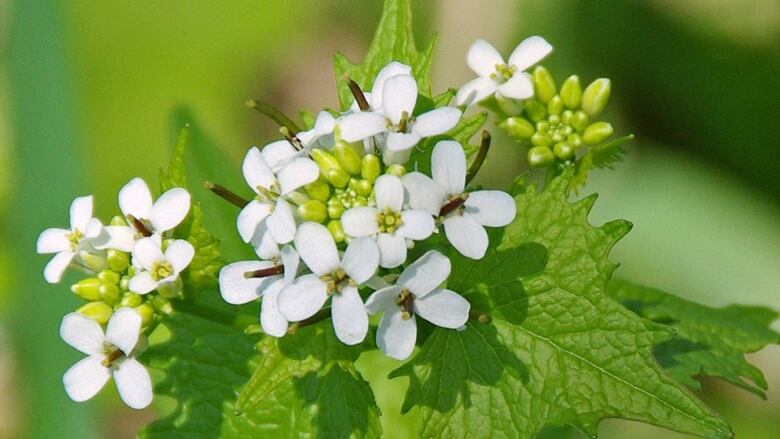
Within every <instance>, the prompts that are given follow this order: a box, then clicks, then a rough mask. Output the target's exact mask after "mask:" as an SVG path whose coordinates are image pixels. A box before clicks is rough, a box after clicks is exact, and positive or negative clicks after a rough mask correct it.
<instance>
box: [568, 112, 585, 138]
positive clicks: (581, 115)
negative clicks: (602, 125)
mask: <svg viewBox="0 0 780 439" xmlns="http://www.w3.org/2000/svg"><path fill="white" fill-rule="evenodd" d="M589 123H590V116H588V113H586V112H584V111H577V112H576V113H574V116H572V118H571V126H573V127H574V129H575V130H577V132H578V133H580V134H582V133H583V132H585V128H587V127H588V124H589Z"/></svg>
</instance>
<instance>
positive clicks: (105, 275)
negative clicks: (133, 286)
mask: <svg viewBox="0 0 780 439" xmlns="http://www.w3.org/2000/svg"><path fill="white" fill-rule="evenodd" d="M120 277H121V276H119V273H117V272H116V271H112V270H103V271H101V272H100V273H98V275H97V278H98V279H99V280H100V282H103V283H106V284H113V285H116V284H118V283H119V279H120Z"/></svg>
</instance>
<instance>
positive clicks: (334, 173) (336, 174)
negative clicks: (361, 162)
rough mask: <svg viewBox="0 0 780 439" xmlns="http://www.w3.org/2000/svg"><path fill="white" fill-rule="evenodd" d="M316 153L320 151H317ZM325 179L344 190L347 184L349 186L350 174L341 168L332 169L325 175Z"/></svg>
mask: <svg viewBox="0 0 780 439" xmlns="http://www.w3.org/2000/svg"><path fill="white" fill-rule="evenodd" d="M315 151H318V150H316V149H315ZM325 178H327V179H328V181H329V182H330V184H332V185H333V186H335V187H337V188H343V187H346V186H347V184H349V174H347V173H346V172H344V171H343V170H342V169H340V168H332V169H330V170H329V171H328V172H327V173H325Z"/></svg>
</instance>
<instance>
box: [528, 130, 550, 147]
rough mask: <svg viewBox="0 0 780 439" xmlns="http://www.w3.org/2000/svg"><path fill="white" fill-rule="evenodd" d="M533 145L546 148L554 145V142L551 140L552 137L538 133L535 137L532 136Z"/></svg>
mask: <svg viewBox="0 0 780 439" xmlns="http://www.w3.org/2000/svg"><path fill="white" fill-rule="evenodd" d="M531 143H532V144H534V145H536V146H545V147H546V146H549V145H552V143H553V141H552V138H550V136H548V135H547V134H541V133H536V134H534V135H533V136H531Z"/></svg>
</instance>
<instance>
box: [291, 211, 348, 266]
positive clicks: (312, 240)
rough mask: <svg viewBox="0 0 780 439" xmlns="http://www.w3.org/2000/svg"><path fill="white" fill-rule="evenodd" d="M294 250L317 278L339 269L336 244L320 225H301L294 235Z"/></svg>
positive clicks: (307, 223)
mask: <svg viewBox="0 0 780 439" xmlns="http://www.w3.org/2000/svg"><path fill="white" fill-rule="evenodd" d="M295 248H296V249H297V250H298V254H299V255H300V256H301V259H303V262H305V263H306V266H307V267H309V270H311V271H312V273H314V274H316V275H317V276H324V275H326V274H330V273H332V272H334V271H336V269H337V268H339V254H338V251H337V250H336V243H335V242H334V241H333V236H332V235H331V234H330V232H329V231H328V229H327V228H326V227H325V226H323V225H322V224H317V223H313V222H305V223H303V224H301V226H300V227H298V232H297V233H296V234H295Z"/></svg>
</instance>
